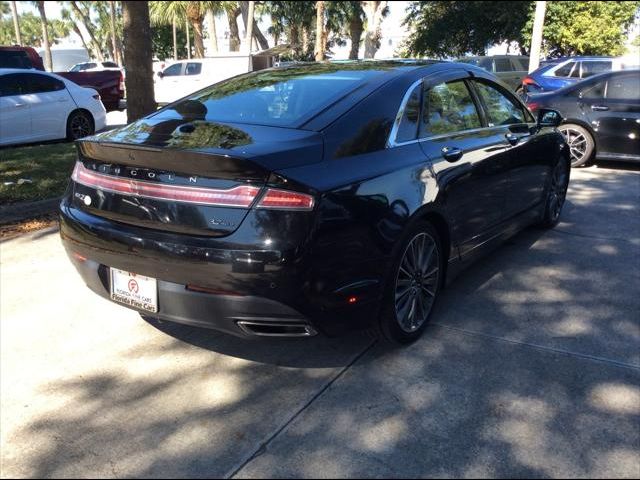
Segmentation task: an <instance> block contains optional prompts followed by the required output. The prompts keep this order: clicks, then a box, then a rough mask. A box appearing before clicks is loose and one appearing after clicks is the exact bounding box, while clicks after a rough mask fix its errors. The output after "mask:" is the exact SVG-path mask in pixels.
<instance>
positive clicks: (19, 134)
mask: <svg viewBox="0 0 640 480" xmlns="http://www.w3.org/2000/svg"><path fill="white" fill-rule="evenodd" d="M0 119H1V121H0V124H1V127H0V145H12V144H16V143H28V142H40V141H45V140H57V139H61V138H66V139H68V140H77V139H79V138H82V137H86V136H87V135H91V134H93V133H94V132H96V131H97V130H101V129H103V128H104V126H105V124H106V112H105V109H104V106H103V105H102V102H100V95H99V94H98V92H96V91H95V90H93V89H90V88H83V87H80V86H78V85H76V84H75V83H73V82H71V81H69V80H67V79H65V78H62V77H60V76H58V75H55V74H53V73H47V72H41V71H39V70H24V69H11V68H2V69H0Z"/></svg>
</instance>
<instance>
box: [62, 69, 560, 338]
mask: <svg viewBox="0 0 640 480" xmlns="http://www.w3.org/2000/svg"><path fill="white" fill-rule="evenodd" d="M560 120H561V119H560V117H559V115H558V114H557V112H554V111H541V112H540V114H539V116H538V120H537V121H536V119H534V117H533V116H532V114H531V113H530V112H529V110H528V109H527V108H526V107H525V105H524V104H523V103H522V102H521V101H520V100H519V99H518V98H516V97H515V96H514V95H513V94H512V93H510V92H509V89H508V88H506V87H505V86H504V85H503V84H501V83H499V82H498V81H497V80H496V79H495V77H494V76H493V75H491V74H490V73H488V72H486V71H485V70H482V69H480V68H477V67H474V66H471V65H466V64H457V63H449V62H434V61H424V62H402V61H397V62H396V61H385V62H377V61H371V62H335V63H314V64H302V65H295V66H292V67H287V68H281V69H273V70H263V71H260V72H255V73H250V74H247V75H242V76H238V77H235V78H232V79H230V80H226V81H223V82H221V83H218V84H215V85H213V86H211V87H208V88H205V89H204V90H201V91H199V92H197V93H195V94H193V95H191V96H189V97H187V98H185V99H182V100H180V101H178V102H176V103H173V104H171V105H168V106H167V107H165V108H163V109H162V110H159V111H157V112H155V113H153V114H151V115H149V116H147V117H145V118H143V119H141V120H139V121H137V122H134V123H132V124H130V125H128V126H126V127H123V128H120V129H118V130H113V131H110V132H106V133H103V134H100V135H96V136H93V137H90V138H86V139H83V140H81V141H79V142H78V144H77V147H78V161H77V163H76V166H75V170H74V172H73V175H72V181H71V182H70V185H69V188H68V190H67V192H66V195H65V197H64V199H63V201H62V203H61V206H60V209H61V212H60V218H61V236H62V239H63V243H64V246H65V248H66V249H67V251H68V254H69V257H70V259H71V261H72V262H73V263H74V265H75V267H76V268H77V270H78V271H79V273H80V274H81V275H82V277H83V279H84V280H85V282H86V284H87V285H88V286H89V288H91V289H92V290H93V291H94V292H96V293H98V294H100V295H102V296H104V297H106V298H110V299H111V300H113V301H115V302H120V303H122V304H123V305H125V306H127V307H130V308H133V309H136V310H138V311H139V312H140V313H141V314H142V315H143V316H145V317H152V318H158V319H162V320H168V321H173V322H180V323H185V324H191V325H196V326H203V327H209V328H213V329H218V330H221V331H225V332H228V333H232V334H236V335H240V336H311V335H315V334H316V333H318V332H322V333H324V334H327V335H336V334H339V333H341V332H343V331H345V330H351V329H357V328H373V329H375V330H376V331H378V332H379V333H380V334H382V335H383V336H384V337H386V338H387V339H389V340H391V341H393V342H397V343H406V342H410V341H412V340H414V339H416V338H417V337H418V336H419V335H420V334H421V333H422V331H423V329H424V327H425V325H426V324H427V321H428V319H429V317H430V313H431V311H432V308H433V305H434V302H435V301H436V299H437V298H438V294H439V292H440V290H441V289H442V288H443V286H444V285H445V284H446V282H447V281H450V280H451V279H453V278H454V276H455V275H456V274H457V273H458V272H459V271H460V270H461V269H462V268H463V266H464V265H465V264H467V263H468V262H471V261H472V260H473V259H474V258H477V257H478V256H479V255H481V254H482V253H486V252H487V251H488V250H489V249H490V248H491V247H492V246H493V245H495V244H496V242H499V241H501V240H504V239H505V238H506V237H508V236H510V235H513V234H514V233H516V232H517V231H518V230H519V229H522V228H524V227H526V226H527V225H530V224H538V225H540V226H543V227H547V228H549V227H553V226H554V225H555V224H556V223H557V222H558V219H559V216H560V211H561V209H562V205H563V202H564V199H565V194H566V191H567V185H568V182H569V172H570V165H569V150H568V148H567V146H566V142H565V140H564V137H563V136H562V134H560V133H559V132H558V131H557V129H556V127H557V125H558V124H559V122H560Z"/></svg>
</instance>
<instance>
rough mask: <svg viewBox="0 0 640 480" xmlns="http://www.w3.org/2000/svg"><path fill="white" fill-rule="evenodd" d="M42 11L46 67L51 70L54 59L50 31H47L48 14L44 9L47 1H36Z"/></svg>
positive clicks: (39, 10) (41, 21)
mask: <svg viewBox="0 0 640 480" xmlns="http://www.w3.org/2000/svg"><path fill="white" fill-rule="evenodd" d="M34 3H35V4H36V7H37V8H38V12H39V13H40V23H41V24H42V44H43V45H44V68H45V69H46V70H47V71H49V72H51V71H52V70H53V61H52V60H51V45H50V44H49V32H48V31H47V14H46V12H45V10H44V4H45V2H34Z"/></svg>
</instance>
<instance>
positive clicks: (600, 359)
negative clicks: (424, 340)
mask: <svg viewBox="0 0 640 480" xmlns="http://www.w3.org/2000/svg"><path fill="white" fill-rule="evenodd" d="M431 325H433V326H435V327H440V328H444V329H446V330H452V331H455V332H458V333H462V334H463V335H468V336H470V337H481V338H487V339H490V340H495V341H498V342H505V343H511V344H512V345H521V346H525V347H529V348H534V349H536V350H542V351H545V352H550V353H559V354H561V355H568V356H571V357H577V358H581V359H583V360H591V361H594V362H601V363H607V364H609V365H614V366H616V367H621V368H628V369H631V370H637V371H640V365H634V364H631V363H625V362H619V361H617V360H612V359H610V358H604V357H598V356H596V355H589V354H586V353H579V352H572V351H570V350H564V349H562V348H555V347H545V346H544V345H537V344H535V343H529V342H521V341H519V340H511V339H509V338H504V337H498V336H496V335H491V334H488V333H482V332H474V331H471V330H465V329H464V328H459V327H451V326H448V325H442V324H441V323H435V322H434V323H432V324H431Z"/></svg>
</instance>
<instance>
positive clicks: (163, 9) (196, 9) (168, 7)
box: [150, 1, 220, 58]
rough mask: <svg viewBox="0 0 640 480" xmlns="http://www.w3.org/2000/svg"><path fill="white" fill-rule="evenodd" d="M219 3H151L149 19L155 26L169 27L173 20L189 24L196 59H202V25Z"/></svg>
mask: <svg viewBox="0 0 640 480" xmlns="http://www.w3.org/2000/svg"><path fill="white" fill-rule="evenodd" d="M218 3H219V2H185V1H177V2H151V8H150V13H151V19H152V20H153V22H154V23H156V24H166V25H171V24H172V23H173V21H174V20H176V23H179V21H181V20H182V19H186V20H187V22H189V25H190V27H191V29H193V46H194V48H195V56H196V58H203V57H204V41H203V35H202V32H203V23H204V19H205V17H206V15H207V11H208V10H212V9H213V10H216V9H219V8H220V7H219V5H218Z"/></svg>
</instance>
